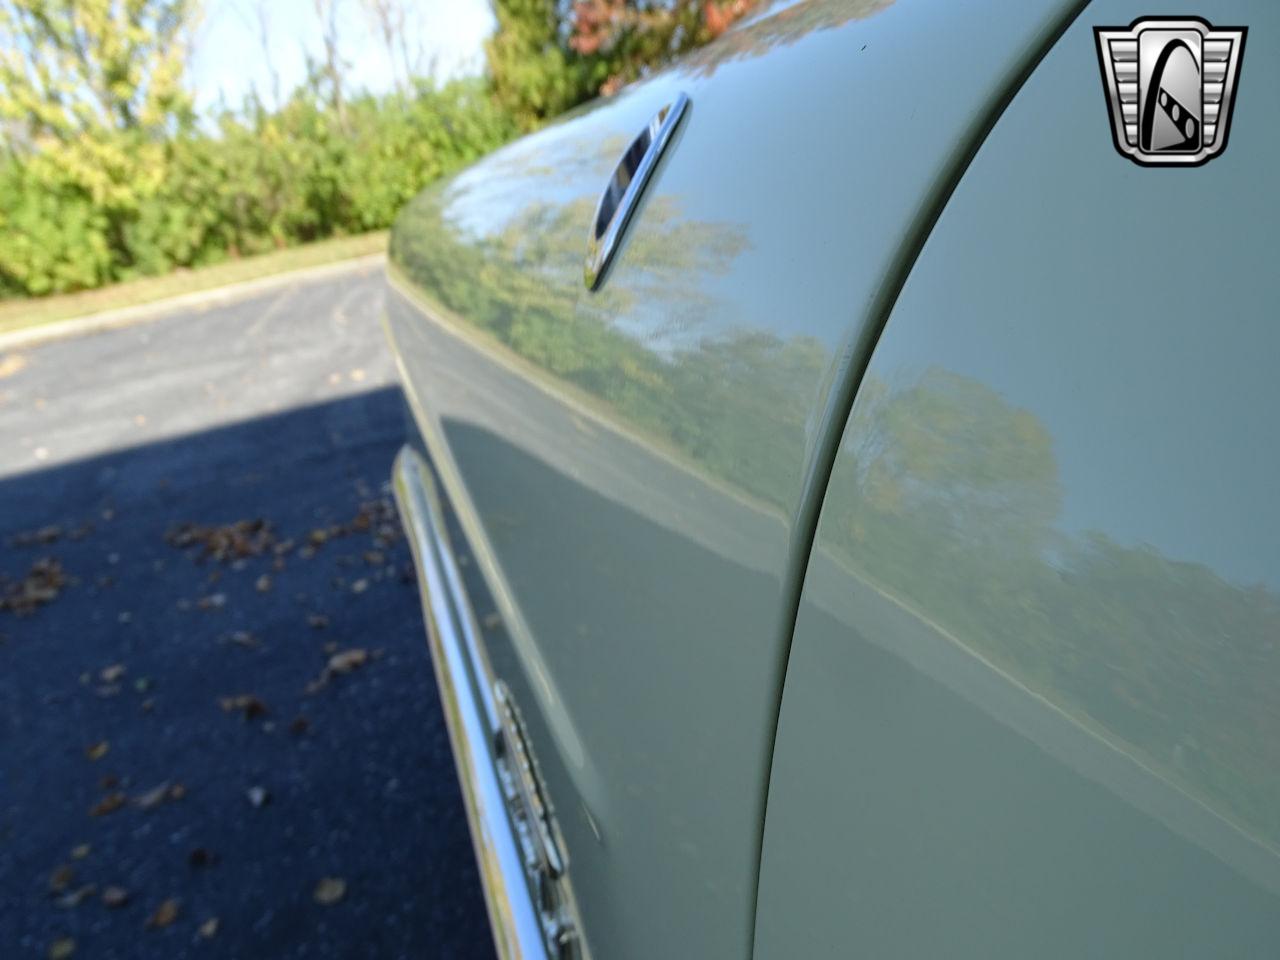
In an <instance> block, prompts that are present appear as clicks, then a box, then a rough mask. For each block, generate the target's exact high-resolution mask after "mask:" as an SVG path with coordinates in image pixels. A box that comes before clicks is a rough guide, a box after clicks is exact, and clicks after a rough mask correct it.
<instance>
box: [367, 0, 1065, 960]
mask: <svg viewBox="0 0 1280 960" xmlns="http://www.w3.org/2000/svg"><path fill="white" fill-rule="evenodd" d="M1071 6H1072V5H1071V4H1068V3H1061V2H1056V0H1054V2H1050V0H1043V2H1040V0H1038V2H1034V3H1019V4H1016V5H1013V6H1012V7H1011V8H1009V9H1007V10H1004V12H1003V13H1002V15H1001V16H1000V17H999V18H996V19H994V20H990V19H984V18H983V17H981V16H979V15H977V14H976V13H975V11H978V12H981V11H983V10H989V9H990V7H991V5H989V4H967V3H956V2H953V0H913V2H901V3H898V4H889V3H886V2H872V0H864V2H858V0H854V2H809V3H801V4H795V5H792V6H789V7H786V8H784V9H781V10H779V11H777V12H776V13H774V14H773V15H772V16H768V17H765V18H764V19H761V20H759V21H758V22H756V23H754V24H753V25H751V26H748V27H747V28H746V29H744V30H742V31H739V32H736V33H732V34H730V35H728V36H726V37H725V38H723V39H722V40H721V41H720V42H719V43H717V44H715V45H713V46H711V47H709V48H707V49H705V50H704V51H701V52H699V53H697V54H695V55H694V57H693V58H692V59H690V60H688V61H686V62H685V64H684V65H683V66H682V67H680V68H677V69H676V70H674V71H672V72H669V73H667V74H663V75H662V76H660V77H658V78H656V79H654V80H653V81H650V82H648V83H646V84H644V85H642V86H639V87H637V88H635V89H632V90H629V91H627V92H624V93H623V94H622V95H620V96H619V97H617V98H616V99H615V100H612V101H609V102H607V103H603V104H600V105H598V106H596V107H595V108H594V109H590V110H588V111H585V112H583V113H580V114H579V115H578V116H576V117H574V118H571V119H569V120H566V121H564V122H561V123H559V124H557V125H555V126H553V127H551V128H549V129H547V130H545V131H543V132H541V133H539V134H537V135H535V136H533V137H531V138H529V139H527V140H524V141H521V142H519V143H517V144H515V145H513V146H512V147H510V148H508V149H506V150H504V151H501V152H499V153H498V154H495V155H494V156H493V157H491V158H489V159H487V160H485V161H483V162H482V163H481V164H479V165H478V166H476V167H474V168H472V169H471V170H469V171H467V172H465V173H463V174H461V175H460V176H458V177H456V178H454V179H453V180H451V181H449V182H447V183H445V184H444V185H442V186H441V187H438V188H435V189H433V190H431V191H429V192H428V193H426V194H424V195H423V196H422V197H420V198H419V199H418V200H417V201H415V202H414V203H413V204H412V205H411V206H410V207H409V208H408V209H407V210H406V211H405V213H404V214H403V215H402V217H401V219H400V221H399V222H398V224H397V226H396V229H395V231H394V233H393V237H392V243H391V260H392V263H391V266H390V271H389V272H390V275H391V278H392V282H393V286H394V288H395V290H394V292H393V295H392V296H391V297H390V298H389V308H388V309H389V317H390V326H391V330H392V335H393V340H394V343H395V346H396V349H397V352H398V356H399V360H400V363H401V365H402V368H403V372H404V377H405V384H406V388H407V391H408V393H409V396H410V400H411V403H412V404H413V406H414V409H415V412H416V414H417V418H418V421H419V427H420V429H421V430H422V432H423V434H424V435H425V437H426V441H427V446H428V448H429V452H430V454H431V457H432V459H433V461H434V463H435V465H436V467H437V469H438V470H439V472H440V475H441V479H442V483H443V487H444V489H445V493H446V495H447V496H448V497H449V499H450V500H451V501H452V503H453V504H454V506H455V507H456V508H457V510H458V513H459V516H460V518H461V521H462V524H463V526H464V528H465V532H466V535H467V538H468V540H469V541H470V544H471V547H472V549H473V550H474V551H475V556H474V558H471V559H472V560H473V562H474V563H476V564H477V565H478V567H479V568H480V569H481V571H482V572H483V574H484V576H485V578H486V581H487V583H488V585H489V587H490V588H491V590H492V592H493V594H494V595H495V598H496V607H497V609H496V610H493V611H483V610H482V611H478V613H479V614H480V617H481V620H482V622H483V623H485V624H487V637H486V639H487V646H488V653H489V658H490V660H491V662H492V667H493V671H494V673H495V675H496V676H497V677H498V678H500V679H502V680H503V681H505V682H506V683H507V684H508V685H509V687H510V688H511V690H512V691H513V692H514V696H515V698H516V701H517V702H518V704H519V706H520V709H521V712H522V715H523V717H524V719H525V721H526V724H527V726H528V729H529V733H530V736H531V739H532V745H533V749H534V753H535V754H536V758H537V760H538V766H539V768H540V770H541V772H542V775H543V777H544V779H545V781H546V785H547V788H548V794H549V796H550V800H551V803H552V804H553V806H554V808H555V816H556V819H557V822H558V823H559V826H560V828H561V830H562V832H563V836H564V840H565V845H566V848H567V852H568V859H569V875H570V878H571V880H572V882H573V885H574V888H575V890H576V892H577V899H578V902H579V904H580V906H581V912H582V920H583V923H584V926H585V934H586V938H587V941H588V943H589V945H590V947H591V949H592V952H593V953H594V954H595V955H597V956H602V957H652V956H698V957H734V956H739V957H740V956H744V955H746V954H747V953H748V951H749V949H750V942H751V936H752V929H753V928H752V916H753V911H754V904H755V882H756V877H757V864H758V850H759V846H758V845H759V837H760V830H761V824H762V822H763V802H764V797H765V785H766V778H767V774H768V768H769V760H770V750H771V745H772V733H773V724H774V719H775V716H776V705H777V702H778V697H779V695H780V691H781V676H782V671H783V666H784V660H785V656H786V650H787V643H788V641H789V637H790V632H791V611H792V609H793V607H792V599H793V597H794V595H795V589H796V582H795V575H796V574H795V570H796V566H795V563H794V559H795V554H796V551H797V549H800V550H801V551H805V550H807V544H808V532H809V528H808V527H806V526H805V524H804V522H803V518H804V517H805V516H806V513H805V511H806V503H805V498H806V491H807V490H808V489H809V486H808V483H809V481H807V480H806V477H807V476H809V475H810V474H811V473H812V471H813V465H814V463H815V452H816V450H817V449H818V448H819V447H820V445H821V438H822V436H823V430H824V426H823V424H824V416H825V410H826V408H827V403H828V394H829V391H830V390H831V388H832V385H839V384H840V382H841V381H842V379H844V378H845V377H846V376H847V368H848V367H849V366H850V365H853V366H857V365H859V364H860V362H861V359H862V358H861V357H860V353H859V352H860V351H861V350H863V349H864V347H863V345H864V344H865V343H866V340H867V335H868V331H869V330H871V329H873V328H874V327H875V326H876V325H877V323H878V319H879V317H878V315H877V310H878V309H879V307H878V304H879V302H880V300H879V298H880V297H881V296H882V287H884V285H885V284H886V283H887V282H888V281H889V280H891V278H893V277H894V275H895V272H896V271H900V270H901V264H902V262H903V261H904V259H905V258H908V257H909V255H910V254H911V253H912V252H914V250H915V249H917V248H918V244H919V239H920V234H921V231H922V230H923V228H924V225H925V224H926V223H927V222H928V221H929V220H930V218H931V213H930V211H931V209H932V205H935V204H936V203H937V202H938V197H939V196H940V195H943V194H945V191H946V189H947V186H948V185H949V184H950V183H951V182H952V180H953V177H954V171H955V169H956V168H957V166H958V165H959V164H960V163H961V161H962V160H963V159H964V158H965V157H966V156H967V155H968V153H969V151H970V150H971V148H972V143H973V142H974V140H975V139H976V138H978V137H980V135H981V133H982V132H983V131H984V129H985V128H984V126H983V123H984V121H983V118H984V117H986V116H988V115H989V114H990V112H991V111H992V110H993V109H994V106H995V105H996V104H998V103H1000V102H1001V101H1002V98H1003V97H1005V96H1006V95H1007V91H1008V90H1009V88H1010V87H1011V86H1012V85H1013V84H1014V83H1015V81H1016V78H1017V77H1018V76H1019V75H1020V74H1021V73H1022V72H1023V71H1025V69H1026V68H1027V66H1028V64H1029V63H1031V62H1034V59H1035V56H1036V50H1037V48H1038V46H1041V45H1043V44H1044V43H1045V42H1046V38H1048V37H1050V36H1052V35H1053V34H1054V32H1055V31H1056V30H1058V29H1059V28H1060V26H1061V22H1062V21H1063V18H1064V17H1065V16H1066V15H1067V13H1066V12H1067V11H1068V10H1069V9H1070V8H1071ZM679 91H683V92H685V93H687V94H688V95H689V97H690V99H691V104H690V107H689V109H688V111H687V113H686V115H685V117H684V119H683V121H682V122H681V124H680V127H679V129H678V130H677V131H676V133H675V136H674V137H673V138H672V140H671V142H670V144H669V146H668V148H667V150H666V152H665V154H664V156H663V159H662V161H661V163H660V164H659V166H658V168H657V169H656V172H655V173H654V175H653V177H652V179H651V181H650V183H649V186H648V189H647V191H646V194H645V197H644V199H643V200H642V202H641V203H640V205H639V206H638V208H637V210H636V213H635V215H634V217H633V219H632V222H631V224H630V228H629V230H628V232H627V235H626V236H625V238H624V240H623V242H622V244H621V246H620V247H619V250H618V253H617V255H616V256H615V258H614V262H613V264H612V266H611V267H610V268H609V272H608V274H607V276H606V277H605V281H604V283H603V285H602V286H601V288H600V289H599V290H598V291H596V292H588V291H587V290H586V288H585V286H584V283H583V260H584V256H585V253H586V244H587V237H588V234H589V231H590V228H591V217H592V213H593V211H594V209H595V206H596V201H597V198H598V195H599V192H600V191H601V190H602V189H603V188H604V185H605V183H606V181H607V179H608V177H609V175H610V173H611V172H612V170H613V169H614V166H615V164H616V162H617V159H618V156H619V154H620V153H621V151H622V150H623V149H624V148H625V147H626V145H627V144H628V143H630V142H631V140H632V139H633V138H634V136H635V135H636V133H637V132H638V131H639V130H640V129H641V128H642V127H643V126H644V125H645V124H646V123H648V121H649V119H650V117H651V116H652V115H653V114H654V113H655V112H656V111H657V110H658V109H659V108H661V107H662V106H664V105H665V104H667V103H669V102H671V100H672V99H673V98H674V96H675V95H676V93H677V92H679ZM797 517H800V518H802V519H801V521H800V522H799V524H798V525H797V520H796V518H797ZM797 540H798V541H799V542H800V544H801V547H800V548H797V547H796V541H797ZM802 555H803V553H802Z"/></svg>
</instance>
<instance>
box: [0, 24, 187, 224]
mask: <svg viewBox="0 0 1280 960" xmlns="http://www.w3.org/2000/svg"><path fill="white" fill-rule="evenodd" d="M196 13H197V10H196V2H195V0H0V118H3V119H5V120H7V121H11V122H13V123H14V124H16V125H18V126H19V127H21V128H23V129H25V131H26V134H27V136H28V138H29V142H30V144H31V146H32V148H33V152H34V154H35V155H36V158H37V159H38V161H40V162H36V163H34V164H33V168H32V170H33V172H34V173H36V174H37V175H39V176H40V177H41V178H44V179H49V180H52V181H54V182H59V183H64V184H67V185H71V186H74V187H76V188H79V189H83V190H84V191H86V192H87V193H89V194H90V195H91V196H92V197H93V199H94V201H95V202H97V203H101V204H105V205H107V206H109V207H117V208H128V207H130V206H131V205H132V203H133V202H134V201H135V199H136V196H137V194H138V192H139V191H143V192H145V191H147V190H151V189H154V188H155V187H156V186H157V185H158V183H159V181H160V178H161V175H162V170H163V162H162V161H163V155H164V150H165V141H166V140H167V139H168V138H170V137H172V136H173V135H174V134H175V133H177V132H178V131H179V130H180V129H181V128H182V127H183V126H184V125H186V124H188V123H189V122H190V121H191V119H192V108H191V98H190V96H189V94H188V93H187V92H186V90H185V89H184V88H183V82H182V81H183V66H184V64H185V63H186V60H187V54H188V47H189V40H190V28H191V27H192V25H193V23H194V19H195V16H196Z"/></svg>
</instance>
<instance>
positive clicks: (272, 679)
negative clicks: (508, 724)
mask: <svg viewBox="0 0 1280 960" xmlns="http://www.w3.org/2000/svg"><path fill="white" fill-rule="evenodd" d="M379 269H380V268H363V269H360V270H353V271H347V272H345V273H342V274H339V275H331V276H326V277H322V278H319V279H315V278H313V279H311V280H307V281H297V282H293V283H289V284H286V285H284V286H281V287H278V288H276V289H274V290H272V291H270V292H267V293H262V294H260V295H256V296H254V297H253V298H252V299H248V300H243V301H241V302H239V303H236V304H232V305H225V306H217V307H212V308H209V309H205V310H188V311H185V312H183V313H179V314H173V315H170V316H166V317H164V318H163V319H160V320H155V321H152V322H148V323H146V324H142V325H138V326H133V327H129V328H125V329H120V330H115V331H111V332H105V333H98V334H93V335H88V336H84V337H80V338H77V339H72V340H65V341H60V342H55V343H50V344H46V345H44V346H39V347H33V348H23V349H21V350H20V351H18V352H16V353H15V352H13V351H9V352H5V350H4V349H3V348H0V438H2V439H3V443H0V955H3V956H6V957H8V956H14V957H23V956H31V957H42V956H50V955H52V956H75V957H121V958H123V957H129V958H133V957H165V958H173V957H188V956H190V957H215V956H216V957H241V958H257V957H271V958H275V957H490V956H492V948H491V946H490V940H489V934H488V927H487V922H486V920H485V916H484V906H483V902H482V900H481V897H480V892H479V886H478V880H477V877H476V872H475V867H474V863H473V860H472V856H471V850H470V842H469V839H468V837H467V831H466V824H465V819H464V815H463V812H462V808H461V801H460V797H459V795H458V790H457V785H456V782H455V778H454V771H453V765H452V760H451V758H450V755H449V746H448V739H447V735H446V733H445V730H444V728H443V722H442V719H441V717H440V712H439V705H438V702H437V700H436V697H435V693H434V684H433V682H432V678H431V667H430V663H429V660H428V656H427V652H426V646H425V643H424V639H423V629H422V620H421V613H420V610H419V607H418V599H417V593H416V587H415V586H414V584H413V578H412V567H411V562H410V557H409V552H408V549H407V547H406V545H405V543H404V540H403V538H402V536H401V535H400V531H399V524H398V521H397V519H396V517H395V510H394V506H393V505H392V503H391V500H390V496H389V492H388V489H387V486H386V478H387V476H388V474H389V471H390V467H391V461H392V457H393V456H394V453H395V451H396V449H397V448H398V446H399V443H400V440H401V437H402V435H403V429H404V427H403V413H402V408H401V399H400V396H399V392H398V389H397V388H396V387H395V385H394V370H393V366H392V362H391V358H390V356H389V354H388V352H387V348H386V345H385V341H384V338H383V334H382V330H381V327H380V324H379V315H380V311H381V302H382V280H381V276H380V272H379ZM51 951H52V952H51Z"/></svg>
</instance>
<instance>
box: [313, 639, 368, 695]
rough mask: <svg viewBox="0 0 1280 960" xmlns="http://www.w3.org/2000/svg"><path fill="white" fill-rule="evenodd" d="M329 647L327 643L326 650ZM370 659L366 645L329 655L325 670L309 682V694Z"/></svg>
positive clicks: (317, 691)
mask: <svg viewBox="0 0 1280 960" xmlns="http://www.w3.org/2000/svg"><path fill="white" fill-rule="evenodd" d="M328 649H329V647H328V645H326V650H328ZM368 661H369V651H368V650H366V649H365V648H364V647H352V648H351V649H349V650H342V651H339V652H337V653H334V654H333V655H332V656H331V657H329V662H328V664H326V665H325V668H324V670H322V671H321V672H320V676H318V677H316V679H314V680H312V681H311V682H310V683H308V684H307V687H306V692H307V694H308V695H311V694H314V693H319V692H320V691H321V690H323V689H324V688H325V687H326V686H327V685H328V683H329V681H330V680H332V679H333V678H334V677H338V676H342V675H343V674H347V673H350V672H351V671H352V670H355V669H357V668H359V667H362V666H364V665H365V664H366V663H367V662H368Z"/></svg>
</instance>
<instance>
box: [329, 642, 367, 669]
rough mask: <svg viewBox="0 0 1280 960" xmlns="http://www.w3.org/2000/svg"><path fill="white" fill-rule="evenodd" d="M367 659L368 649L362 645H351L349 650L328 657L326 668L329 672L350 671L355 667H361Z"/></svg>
mask: <svg viewBox="0 0 1280 960" xmlns="http://www.w3.org/2000/svg"><path fill="white" fill-rule="evenodd" d="M368 660H369V651H368V650H366V649H365V648H364V647H352V648H351V649H350V650H343V651H342V652H341V653H335V654H334V655H333V656H332V657H330V658H329V668H328V669H329V672H330V673H331V674H343V673H350V672H351V671H352V670H355V669H356V668H357V667H363V666H364V665H365V664H366V663H367V662H368Z"/></svg>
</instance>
